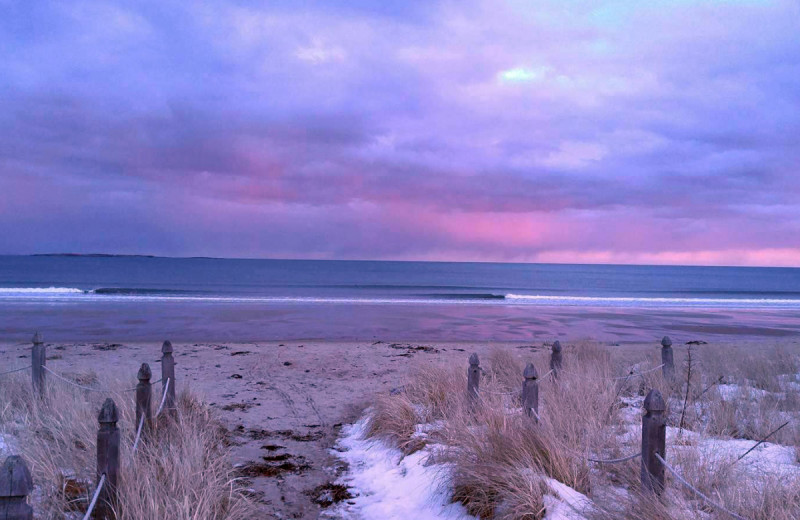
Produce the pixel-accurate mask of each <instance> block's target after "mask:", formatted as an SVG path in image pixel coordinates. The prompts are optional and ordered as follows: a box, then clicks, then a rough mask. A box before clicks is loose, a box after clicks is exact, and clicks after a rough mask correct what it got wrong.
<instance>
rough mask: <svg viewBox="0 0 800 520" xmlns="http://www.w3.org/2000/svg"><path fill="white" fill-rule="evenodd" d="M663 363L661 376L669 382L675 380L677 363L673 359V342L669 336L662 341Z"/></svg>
mask: <svg viewBox="0 0 800 520" xmlns="http://www.w3.org/2000/svg"><path fill="white" fill-rule="evenodd" d="M661 363H662V364H663V365H664V366H663V367H662V368H661V374H662V375H663V376H664V379H666V380H667V381H670V382H672V381H674V380H675V361H674V359H673V357H672V340H671V339H669V336H664V339H662V340H661Z"/></svg>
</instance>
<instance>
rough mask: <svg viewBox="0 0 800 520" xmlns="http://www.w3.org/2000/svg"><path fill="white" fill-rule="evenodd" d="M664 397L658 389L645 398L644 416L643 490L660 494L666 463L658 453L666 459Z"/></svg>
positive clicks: (651, 391) (662, 488)
mask: <svg viewBox="0 0 800 520" xmlns="http://www.w3.org/2000/svg"><path fill="white" fill-rule="evenodd" d="M666 408H667V407H666V405H665V404H664V398H663V397H662V396H661V392H659V391H658V390H656V389H652V390H650V392H649V393H648V394H647V397H645V399H644V409H645V414H644V415H643V416H642V490H646V491H651V492H654V493H655V494H657V495H660V494H661V492H662V491H663V490H664V465H663V464H662V463H661V461H660V460H658V459H657V458H656V454H658V455H660V456H661V458H662V459H665V460H666V456H667V455H666V449H667V448H666V444H667V422H666V418H665V417H664V410H666Z"/></svg>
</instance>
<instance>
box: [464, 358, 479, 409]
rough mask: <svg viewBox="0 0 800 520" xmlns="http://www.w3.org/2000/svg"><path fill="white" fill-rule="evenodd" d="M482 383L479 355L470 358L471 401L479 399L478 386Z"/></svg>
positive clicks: (468, 375) (469, 393)
mask: <svg viewBox="0 0 800 520" xmlns="http://www.w3.org/2000/svg"><path fill="white" fill-rule="evenodd" d="M480 383H481V366H480V361H479V360H478V354H472V355H471V356H470V357H469V368H468V369H467V395H468V396H469V398H470V399H471V400H475V399H476V398H477V397H478V386H480Z"/></svg>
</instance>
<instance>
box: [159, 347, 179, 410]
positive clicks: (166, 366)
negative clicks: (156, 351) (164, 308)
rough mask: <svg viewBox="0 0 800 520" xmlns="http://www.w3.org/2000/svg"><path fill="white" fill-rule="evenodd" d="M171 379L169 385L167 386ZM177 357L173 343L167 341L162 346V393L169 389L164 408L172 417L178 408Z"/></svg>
mask: <svg viewBox="0 0 800 520" xmlns="http://www.w3.org/2000/svg"><path fill="white" fill-rule="evenodd" d="M167 381H169V382H170V383H169V387H167ZM175 387H176V384H175V358H173V357H172V343H170V342H169V341H165V342H164V345H162V347H161V392H162V393H161V395H162V396H163V395H164V393H163V392H164V390H165V389H166V391H167V399H166V401H165V402H164V410H166V411H167V413H169V414H170V415H171V416H172V417H175V414H176V412H177V408H176V406H175Z"/></svg>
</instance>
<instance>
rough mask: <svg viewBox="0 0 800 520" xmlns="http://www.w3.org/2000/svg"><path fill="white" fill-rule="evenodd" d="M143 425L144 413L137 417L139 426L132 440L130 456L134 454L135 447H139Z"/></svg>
mask: <svg viewBox="0 0 800 520" xmlns="http://www.w3.org/2000/svg"><path fill="white" fill-rule="evenodd" d="M143 427H144V414H142V418H141V419H139V428H138V429H137V430H136V438H135V439H134V440H133V447H132V448H131V457H133V456H134V455H136V448H138V447H139V439H141V438H142V428H143Z"/></svg>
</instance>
